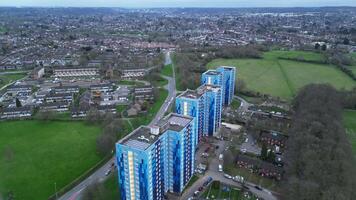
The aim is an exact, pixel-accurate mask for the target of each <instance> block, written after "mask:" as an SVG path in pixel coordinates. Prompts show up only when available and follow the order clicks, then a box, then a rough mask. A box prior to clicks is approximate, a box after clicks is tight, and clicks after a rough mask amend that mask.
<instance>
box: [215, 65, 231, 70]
mask: <svg viewBox="0 0 356 200" xmlns="http://www.w3.org/2000/svg"><path fill="white" fill-rule="evenodd" d="M220 67H221V68H224V69H227V70H233V69H235V67H233V66H219V67H218V68H220Z"/></svg>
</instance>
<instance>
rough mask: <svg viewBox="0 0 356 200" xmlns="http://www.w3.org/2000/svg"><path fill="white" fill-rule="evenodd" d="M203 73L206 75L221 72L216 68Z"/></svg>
mask: <svg viewBox="0 0 356 200" xmlns="http://www.w3.org/2000/svg"><path fill="white" fill-rule="evenodd" d="M203 74H206V75H220V74H221V72H218V71H216V70H208V71H206V72H204V73H203Z"/></svg>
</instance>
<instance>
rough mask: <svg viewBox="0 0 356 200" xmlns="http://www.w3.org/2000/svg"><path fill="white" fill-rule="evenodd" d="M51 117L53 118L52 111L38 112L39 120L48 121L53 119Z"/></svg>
mask: <svg viewBox="0 0 356 200" xmlns="http://www.w3.org/2000/svg"><path fill="white" fill-rule="evenodd" d="M53 118H54V113H53V112H52V111H49V110H44V111H40V112H39V113H38V119H39V120H43V121H49V120H53Z"/></svg>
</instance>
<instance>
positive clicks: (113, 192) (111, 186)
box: [104, 171, 121, 200]
mask: <svg viewBox="0 0 356 200" xmlns="http://www.w3.org/2000/svg"><path fill="white" fill-rule="evenodd" d="M104 188H105V189H106V190H105V191H106V192H107V193H106V195H107V197H108V200H110V199H112V200H114V199H120V198H121V196H120V190H119V183H118V178H117V171H115V172H114V173H111V175H110V177H109V178H108V179H106V180H105V181H104Z"/></svg>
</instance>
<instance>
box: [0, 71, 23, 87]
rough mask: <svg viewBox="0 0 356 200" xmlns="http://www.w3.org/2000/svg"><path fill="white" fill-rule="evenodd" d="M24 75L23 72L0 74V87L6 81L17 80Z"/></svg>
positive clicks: (6, 82)
mask: <svg viewBox="0 0 356 200" xmlns="http://www.w3.org/2000/svg"><path fill="white" fill-rule="evenodd" d="M25 76H26V74H24V73H18V74H6V75H0V88H2V87H3V86H4V85H6V84H8V83H11V82H13V81H16V80H19V79H21V78H23V77H25Z"/></svg>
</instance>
